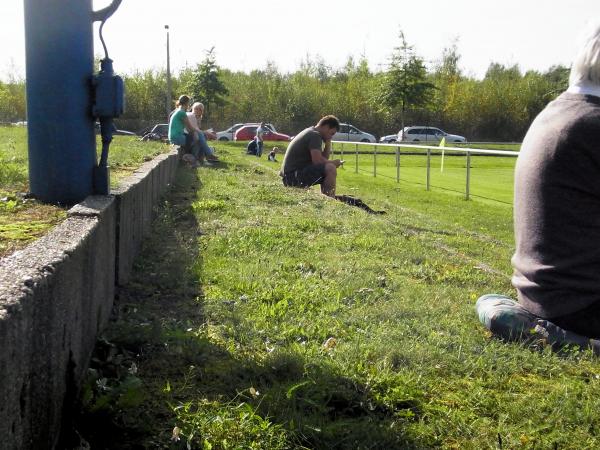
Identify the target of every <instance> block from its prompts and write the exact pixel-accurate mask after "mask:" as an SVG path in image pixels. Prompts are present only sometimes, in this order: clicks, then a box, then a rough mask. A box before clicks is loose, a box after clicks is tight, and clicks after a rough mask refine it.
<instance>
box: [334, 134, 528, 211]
mask: <svg viewBox="0 0 600 450" xmlns="http://www.w3.org/2000/svg"><path fill="white" fill-rule="evenodd" d="M345 147H346V152H345V153H342V150H343V148H342V147H341V146H340V145H337V146H336V147H335V151H336V156H338V157H341V158H342V159H344V160H345V161H346V164H345V170H350V171H356V166H357V162H358V171H359V173H362V174H365V175H374V174H375V176H377V177H385V178H389V179H391V180H394V181H396V179H397V176H398V173H397V168H396V156H395V155H394V154H390V153H393V152H394V151H395V148H394V147H378V148H377V149H376V150H375V148H374V147H373V146H372V145H365V146H360V147H358V149H359V151H361V152H369V154H365V153H359V154H358V159H357V155H356V153H353V150H354V149H353V147H354V146H353V145H350V146H349V147H348V144H346V145H345ZM488 147H492V146H488ZM498 147H499V146H498V145H495V146H493V148H489V149H494V150H496V149H500V148H498ZM516 147H518V146H517V145H510V146H505V147H504V148H502V150H509V151H515V150H516V149H517V148H516ZM477 148H479V149H481V148H483V149H488V148H487V147H486V146H482V145H478V146H477ZM374 150H375V151H374ZM400 152H401V153H400V171H399V178H400V183H408V184H413V185H422V186H423V187H426V185H427V156H426V150H424V149H422V148H419V147H414V148H402V149H401V150H400ZM515 162H516V158H515V157H510V156H508V157H499V156H477V155H472V156H471V159H470V168H471V171H470V186H469V195H470V196H471V197H476V198H479V199H482V200H485V199H487V200H492V201H497V202H502V203H507V204H512V197H513V183H514V179H513V173H514V165H515ZM441 165H442V157H441V151H440V150H432V152H431V159H430V172H429V173H430V181H429V183H430V189H434V190H436V189H439V190H445V191H448V192H449V193H457V194H460V195H463V196H464V195H465V193H466V176H467V170H466V168H467V157H466V155H465V154H460V153H454V154H452V152H446V155H445V157H444V166H443V170H442V167H441Z"/></svg>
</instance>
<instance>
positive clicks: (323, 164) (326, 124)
mask: <svg viewBox="0 0 600 450" xmlns="http://www.w3.org/2000/svg"><path fill="white" fill-rule="evenodd" d="M339 129H340V121H339V120H338V119H337V117H335V116H325V117H323V118H322V119H321V120H319V122H318V123H317V124H316V125H315V126H313V127H309V128H306V129H305V130H303V131H301V132H300V133H298V134H297V135H296V137H294V139H292V142H290V144H289V145H288V148H287V152H286V153H285V156H284V158H283V163H282V166H281V172H280V175H281V178H282V181H283V184H284V185H285V186H296V187H310V186H313V185H315V184H320V185H321V193H323V194H325V195H327V196H329V197H335V180H336V176H337V168H338V167H340V166H341V165H342V161H340V160H339V159H333V160H330V159H329V155H330V154H331V139H332V138H333V135H334V134H335V133H337V132H338V131H339ZM323 144H324V145H323Z"/></svg>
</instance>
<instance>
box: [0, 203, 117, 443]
mask: <svg viewBox="0 0 600 450" xmlns="http://www.w3.org/2000/svg"><path fill="white" fill-rule="evenodd" d="M83 205H85V206H82V207H81V209H82V210H85V211H86V215H77V214H74V215H72V216H71V217H69V218H67V220H66V221H64V222H63V223H61V224H60V225H59V226H57V227H56V228H55V229H54V230H52V231H51V232H50V233H49V234H48V235H46V236H44V237H43V238H41V239H40V240H39V241H37V242H35V243H34V244H33V245H30V246H28V247H27V248H25V249H24V250H22V251H19V252H16V253H15V254H13V255H11V256H9V257H8V258H5V259H4V260H2V263H1V265H0V292H1V294H0V295H1V297H0V342H2V350H0V379H2V380H4V382H3V383H2V385H1V387H0V434H1V435H2V436H3V439H2V441H1V442H2V443H0V447H1V448H15V449H16V448H19V449H21V448H52V447H53V446H54V445H55V443H56V442H55V441H56V438H57V437H58V436H57V434H58V430H59V429H60V425H61V420H62V412H63V407H64V404H63V403H64V399H65V397H69V396H70V397H73V396H74V394H75V393H76V392H77V388H78V386H79V382H80V380H81V379H82V376H83V375H84V371H85V368H86V367H87V363H88V361H89V357H90V355H91V352H92V350H93V348H94V343H95V340H96V335H97V333H98V331H99V330H100V328H101V327H102V326H104V324H105V323H106V322H107V320H108V317H109V314H110V310H111V308H112V301H113V297H114V260H115V248H114V246H111V245H106V244H107V243H110V242H114V238H115V225H116V208H115V204H114V199H113V198H112V197H103V198H95V199H94V201H93V206H92V205H89V204H88V205H86V202H84V204H83ZM68 380H69V381H68ZM69 390H70V392H68V391H69ZM7 443H10V445H8V446H6V447H5V444H7Z"/></svg>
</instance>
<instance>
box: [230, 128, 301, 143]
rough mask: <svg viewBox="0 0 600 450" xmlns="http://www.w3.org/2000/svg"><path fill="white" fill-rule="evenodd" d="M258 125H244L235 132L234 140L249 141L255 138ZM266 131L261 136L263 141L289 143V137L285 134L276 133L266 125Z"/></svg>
mask: <svg viewBox="0 0 600 450" xmlns="http://www.w3.org/2000/svg"><path fill="white" fill-rule="evenodd" d="M257 128H258V124H255V125H244V126H243V127H241V128H240V129H239V130H237V131H236V132H235V136H234V138H233V139H234V140H236V141H251V140H252V139H254V137H255V136H256V129H257ZM265 128H266V129H267V131H266V132H265V134H263V140H265V141H289V140H290V137H289V136H288V135H287V134H283V133H278V132H277V131H275V130H274V129H273V128H271V127H269V126H268V125H267V126H266V127H265Z"/></svg>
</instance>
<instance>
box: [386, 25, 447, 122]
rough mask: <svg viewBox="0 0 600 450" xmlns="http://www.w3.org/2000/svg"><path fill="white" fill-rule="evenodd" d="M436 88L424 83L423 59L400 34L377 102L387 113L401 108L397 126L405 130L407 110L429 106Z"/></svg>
mask: <svg viewBox="0 0 600 450" xmlns="http://www.w3.org/2000/svg"><path fill="white" fill-rule="evenodd" d="M434 89H435V86H434V85H433V84H432V83H430V82H429V81H427V70H426V69H425V63H424V62H423V59H422V58H420V57H418V56H417V55H416V54H415V52H414V50H413V47H412V46H410V45H408V43H407V42H406V38H405V37H404V33H403V32H402V31H400V47H396V48H395V49H394V52H393V53H392V56H391V61H390V66H389V69H388V71H387V72H386V73H385V74H384V76H383V79H382V82H381V85H380V88H379V92H378V95H377V96H376V99H377V101H378V102H380V104H381V105H382V106H383V107H384V108H385V109H387V110H389V111H393V110H395V109H397V108H398V107H399V108H400V123H401V127H402V128H404V116H405V113H406V109H407V108H408V107H415V106H416V107H419V106H425V105H428V104H429V103H430V101H431V99H432V95H433V90H434Z"/></svg>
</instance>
